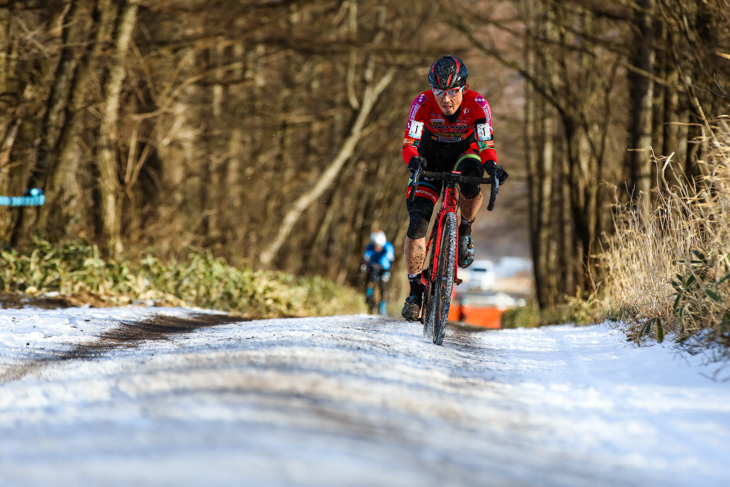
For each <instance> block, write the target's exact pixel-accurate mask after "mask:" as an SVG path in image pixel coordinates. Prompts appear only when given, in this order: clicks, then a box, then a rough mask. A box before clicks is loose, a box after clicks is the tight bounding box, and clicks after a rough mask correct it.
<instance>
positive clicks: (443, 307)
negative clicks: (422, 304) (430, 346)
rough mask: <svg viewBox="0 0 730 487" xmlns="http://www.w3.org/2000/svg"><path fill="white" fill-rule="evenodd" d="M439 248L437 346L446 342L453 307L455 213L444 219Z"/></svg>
mask: <svg viewBox="0 0 730 487" xmlns="http://www.w3.org/2000/svg"><path fill="white" fill-rule="evenodd" d="M439 246H440V247H439V259H438V263H437V265H436V269H435V271H436V278H435V279H434V281H433V282H432V283H431V285H432V286H433V287H434V289H433V294H432V296H431V299H432V302H431V312H432V313H433V315H432V323H433V343H435V344H436V345H441V344H442V343H443V341H444V332H445V331H446V323H447V322H448V320H449V307H450V306H451V291H452V290H453V288H454V276H455V272H456V249H457V247H456V215H455V214H454V213H448V214H447V215H446V218H444V224H443V228H442V230H441V239H440V242H439ZM429 321H431V320H429Z"/></svg>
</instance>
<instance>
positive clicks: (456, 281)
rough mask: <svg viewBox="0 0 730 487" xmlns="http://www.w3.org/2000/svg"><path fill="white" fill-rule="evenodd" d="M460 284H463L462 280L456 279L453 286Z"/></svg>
mask: <svg viewBox="0 0 730 487" xmlns="http://www.w3.org/2000/svg"><path fill="white" fill-rule="evenodd" d="M462 282H464V280H463V279H456V280H455V281H454V284H456V285H457V286H458V285H459V284H461V283H462Z"/></svg>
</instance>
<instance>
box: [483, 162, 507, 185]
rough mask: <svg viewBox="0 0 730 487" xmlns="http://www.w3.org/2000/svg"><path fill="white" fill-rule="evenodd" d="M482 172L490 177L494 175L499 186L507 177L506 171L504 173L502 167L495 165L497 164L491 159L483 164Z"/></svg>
mask: <svg viewBox="0 0 730 487" xmlns="http://www.w3.org/2000/svg"><path fill="white" fill-rule="evenodd" d="M484 170H485V171H486V172H487V174H489V175H490V176H491V175H492V174H494V176H495V177H496V178H497V179H498V180H499V184H503V183H504V182H505V181H506V180H507V178H508V177H509V174H507V171H505V170H504V168H502V166H499V165H497V163H496V162H494V161H493V160H491V159H490V160H488V161H487V162H485V163H484Z"/></svg>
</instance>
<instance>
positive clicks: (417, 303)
mask: <svg viewBox="0 0 730 487" xmlns="http://www.w3.org/2000/svg"><path fill="white" fill-rule="evenodd" d="M422 301H423V300H422V299H421V296H408V297H407V298H406V302H405V304H404V305H403V311H401V312H400V314H401V316H403V318H405V319H406V320H407V321H418V316H419V315H420V314H421V303H422Z"/></svg>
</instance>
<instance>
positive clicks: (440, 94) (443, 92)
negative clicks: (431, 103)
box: [431, 85, 466, 98]
mask: <svg viewBox="0 0 730 487" xmlns="http://www.w3.org/2000/svg"><path fill="white" fill-rule="evenodd" d="M465 86H466V85H461V86H459V87H458V88H451V89H450V90H437V89H436V88H431V91H433V94H434V95H436V96H438V97H439V98H443V97H444V96H446V95H449V98H453V97H455V96H456V95H458V94H459V93H461V92H462V90H463V89H464V87H465Z"/></svg>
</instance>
